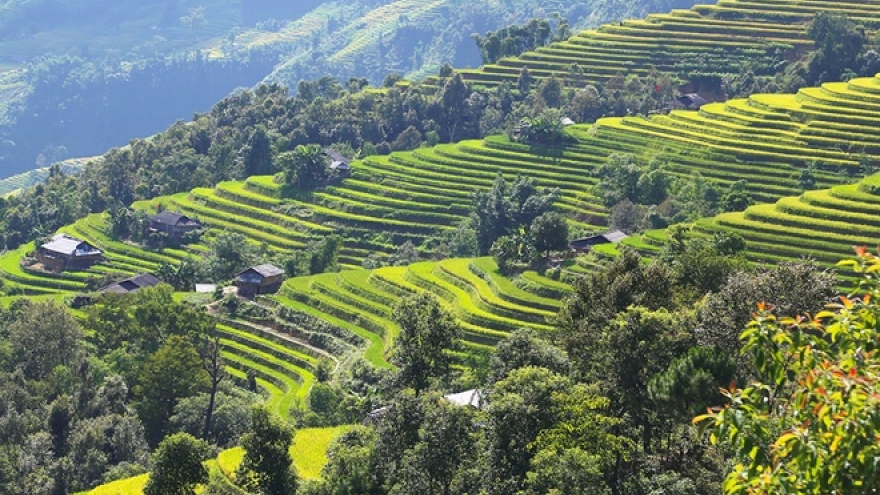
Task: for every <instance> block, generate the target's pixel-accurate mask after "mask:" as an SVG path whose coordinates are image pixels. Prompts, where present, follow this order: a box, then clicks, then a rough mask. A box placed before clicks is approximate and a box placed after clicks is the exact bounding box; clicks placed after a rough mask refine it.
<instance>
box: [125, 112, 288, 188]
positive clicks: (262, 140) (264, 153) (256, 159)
mask: <svg viewBox="0 0 880 495" xmlns="http://www.w3.org/2000/svg"><path fill="white" fill-rule="evenodd" d="M242 162H243V163H244V173H245V175H246V176H251V175H267V174H271V173H272V169H273V167H272V142H271V141H270V140H269V133H268V131H267V130H266V127H265V126H262V125H258V126H256V127H255V128H254V129H253V130H252V131H251V133H250V136H249V137H248V139H247V143H245V145H244V148H242ZM126 204H127V203H126Z"/></svg>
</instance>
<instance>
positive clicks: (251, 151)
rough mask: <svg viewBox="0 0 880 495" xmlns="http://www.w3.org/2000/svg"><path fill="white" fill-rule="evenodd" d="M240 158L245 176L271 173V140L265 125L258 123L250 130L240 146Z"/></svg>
mask: <svg viewBox="0 0 880 495" xmlns="http://www.w3.org/2000/svg"><path fill="white" fill-rule="evenodd" d="M241 159H242V163H243V165H244V173H245V175H247V176H250V175H266V174H271V173H272V171H273V166H272V142H271V141H270V140H269V133H268V131H267V130H266V127H265V126H263V125H258V126H256V127H255V128H254V129H253V130H252V131H251V133H250V136H249V137H248V139H247V142H246V143H245V145H244V147H243V148H242V157H241Z"/></svg>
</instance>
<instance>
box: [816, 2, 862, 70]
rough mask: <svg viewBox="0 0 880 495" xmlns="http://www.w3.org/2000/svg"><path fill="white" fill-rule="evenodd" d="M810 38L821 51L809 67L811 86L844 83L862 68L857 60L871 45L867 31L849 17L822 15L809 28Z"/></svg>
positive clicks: (817, 51)
mask: <svg viewBox="0 0 880 495" xmlns="http://www.w3.org/2000/svg"><path fill="white" fill-rule="evenodd" d="M807 35H808V36H809V37H810V38H812V39H813V41H815V42H816V45H817V48H818V49H817V50H816V51H815V52H814V53H813V55H812V56H811V57H810V61H809V65H808V74H809V79H808V82H809V83H810V84H816V83H820V82H827V81H840V80H842V79H843V76H844V74H845V72H846V71H854V70H855V69H857V68H858V65H857V60H858V58H859V56H860V55H861V52H862V48H863V47H864V46H865V44H866V43H867V36H866V34H865V28H864V27H862V26H856V25H855V23H853V22H852V21H850V20H849V19H848V18H847V17H845V16H842V15H838V14H833V13H831V12H820V13H818V14H817V15H816V17H815V18H814V19H813V21H812V22H811V23H810V26H809V27H808V28H807Z"/></svg>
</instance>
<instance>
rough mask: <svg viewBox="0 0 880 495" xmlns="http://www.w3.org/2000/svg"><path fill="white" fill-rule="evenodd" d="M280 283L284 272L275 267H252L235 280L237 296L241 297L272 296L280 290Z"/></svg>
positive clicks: (282, 281) (282, 280)
mask: <svg viewBox="0 0 880 495" xmlns="http://www.w3.org/2000/svg"><path fill="white" fill-rule="evenodd" d="M282 283H284V270H282V269H281V268H278V267H277V266H275V265H258V266H252V267H250V268H248V269H247V270H245V271H243V272H241V273H239V274H238V276H237V277H236V278H235V285H236V287H238V295H240V296H242V297H254V296H256V295H259V294H274V293H276V292H278V289H280V288H281V284H282Z"/></svg>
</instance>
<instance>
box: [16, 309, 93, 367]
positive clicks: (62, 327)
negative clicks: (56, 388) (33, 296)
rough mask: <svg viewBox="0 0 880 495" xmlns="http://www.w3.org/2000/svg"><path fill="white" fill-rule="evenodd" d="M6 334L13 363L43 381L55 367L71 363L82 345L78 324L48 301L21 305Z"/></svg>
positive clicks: (64, 311) (81, 334)
mask: <svg viewBox="0 0 880 495" xmlns="http://www.w3.org/2000/svg"><path fill="white" fill-rule="evenodd" d="M8 332H9V343H10V346H11V351H12V356H13V360H14V362H15V363H17V365H18V367H20V368H21V370H22V371H23V372H24V374H25V376H26V377H27V378H29V379H34V380H42V379H44V378H46V377H47V376H48V374H49V373H51V372H52V370H53V369H54V368H55V367H56V366H70V365H71V364H73V362H74V359H75V358H76V357H77V355H78V353H79V350H80V348H81V346H82V338H83V332H82V328H81V327H80V326H79V323H77V321H76V319H74V317H73V315H71V314H70V312H69V311H68V310H67V308H65V307H64V306H61V305H60V304H58V303H56V302H54V301H51V300H46V301H39V302H31V303H28V304H27V305H25V306H24V307H23V308H22V309H21V311H20V312H19V313H18V316H17V317H16V319H15V320H14V321H13V322H12V324H11V325H9V328H8Z"/></svg>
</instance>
